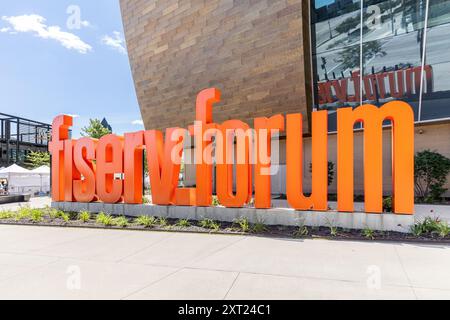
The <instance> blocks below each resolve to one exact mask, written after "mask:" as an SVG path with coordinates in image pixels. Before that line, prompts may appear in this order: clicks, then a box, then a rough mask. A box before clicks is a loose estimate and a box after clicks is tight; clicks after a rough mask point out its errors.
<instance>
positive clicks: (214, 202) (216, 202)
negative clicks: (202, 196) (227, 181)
mask: <svg viewBox="0 0 450 320" xmlns="http://www.w3.org/2000/svg"><path fill="white" fill-rule="evenodd" d="M211 205H212V206H213V207H218V206H220V201H219V197H218V196H212V203H211Z"/></svg>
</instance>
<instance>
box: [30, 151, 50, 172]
mask: <svg viewBox="0 0 450 320" xmlns="http://www.w3.org/2000/svg"><path fill="white" fill-rule="evenodd" d="M25 165H26V166H27V167H28V168H30V169H35V168H39V167H41V166H50V153H48V152H39V151H31V152H29V153H28V154H27V157H26V158H25Z"/></svg>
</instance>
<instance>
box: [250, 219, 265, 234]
mask: <svg viewBox="0 0 450 320" xmlns="http://www.w3.org/2000/svg"><path fill="white" fill-rule="evenodd" d="M267 230H268V229H267V227H266V225H265V224H264V222H262V221H258V222H256V223H255V224H254V225H253V226H252V232H253V233H263V232H266V231H267Z"/></svg>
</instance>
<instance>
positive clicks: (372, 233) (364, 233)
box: [361, 227, 375, 240]
mask: <svg viewBox="0 0 450 320" xmlns="http://www.w3.org/2000/svg"><path fill="white" fill-rule="evenodd" d="M361 235H362V236H363V237H365V238H367V239H371V240H374V239H375V231H373V230H372V229H370V228H369V227H366V228H364V230H363V231H362V232H361Z"/></svg>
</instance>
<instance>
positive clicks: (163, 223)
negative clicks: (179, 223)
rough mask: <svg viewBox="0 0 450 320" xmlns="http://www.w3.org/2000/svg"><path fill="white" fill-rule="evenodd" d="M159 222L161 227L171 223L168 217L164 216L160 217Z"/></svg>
mask: <svg viewBox="0 0 450 320" xmlns="http://www.w3.org/2000/svg"><path fill="white" fill-rule="evenodd" d="M157 223H158V224H159V226H160V227H167V226H168V225H169V221H167V219H166V218H164V217H161V218H159V219H158V221H157Z"/></svg>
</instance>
